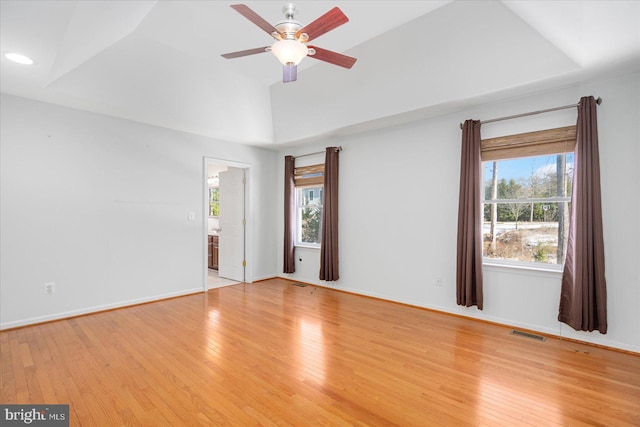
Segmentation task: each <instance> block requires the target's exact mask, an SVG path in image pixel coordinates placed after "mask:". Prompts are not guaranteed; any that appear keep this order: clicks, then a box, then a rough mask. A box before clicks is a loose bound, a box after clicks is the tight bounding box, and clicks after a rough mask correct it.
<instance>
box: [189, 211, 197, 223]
mask: <svg viewBox="0 0 640 427" xmlns="http://www.w3.org/2000/svg"><path fill="white" fill-rule="evenodd" d="M195 220H196V213H195V212H193V211H190V212H189V221H195Z"/></svg>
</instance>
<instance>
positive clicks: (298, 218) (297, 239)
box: [295, 184, 324, 249]
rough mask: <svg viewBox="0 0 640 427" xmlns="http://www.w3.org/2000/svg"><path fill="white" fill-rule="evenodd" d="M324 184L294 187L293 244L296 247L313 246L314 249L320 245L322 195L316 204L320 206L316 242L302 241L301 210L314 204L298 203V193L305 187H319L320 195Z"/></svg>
mask: <svg viewBox="0 0 640 427" xmlns="http://www.w3.org/2000/svg"><path fill="white" fill-rule="evenodd" d="M323 187H324V186H323V185H322V184H315V185H305V186H299V187H296V190H295V202H296V236H295V246H297V247H303V248H314V249H320V246H321V241H322V213H323V209H324V205H323V200H322V197H320V203H318V204H317V206H319V207H320V226H319V230H318V233H319V236H318V243H311V242H303V241H302V210H303V209H304V208H305V207H310V206H314V205H306V206H304V205H302V204H301V203H300V195H301V194H302V193H303V192H304V190H306V189H310V188H313V189H316V188H318V189H319V194H320V195H322V194H323V193H324V192H323V190H324V188H323ZM314 200H316V199H315V195H314Z"/></svg>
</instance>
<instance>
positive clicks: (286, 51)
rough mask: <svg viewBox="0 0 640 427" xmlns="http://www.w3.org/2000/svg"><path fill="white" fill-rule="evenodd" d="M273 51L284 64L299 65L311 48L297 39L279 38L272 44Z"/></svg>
mask: <svg viewBox="0 0 640 427" xmlns="http://www.w3.org/2000/svg"><path fill="white" fill-rule="evenodd" d="M271 52H273V54H274V55H275V56H276V58H278V60H279V61H280V62H281V63H282V64H283V65H298V64H299V63H300V61H302V58H304V57H305V56H307V53H308V52H309V49H308V48H307V46H306V45H305V44H304V43H301V42H299V41H297V40H278V41H277V42H275V43H274V44H273V45H272V46H271Z"/></svg>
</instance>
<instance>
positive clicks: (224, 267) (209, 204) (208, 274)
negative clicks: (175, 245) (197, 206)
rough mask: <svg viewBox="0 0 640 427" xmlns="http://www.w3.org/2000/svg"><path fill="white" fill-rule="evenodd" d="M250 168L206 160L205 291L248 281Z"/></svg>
mask: <svg viewBox="0 0 640 427" xmlns="http://www.w3.org/2000/svg"><path fill="white" fill-rule="evenodd" d="M248 172H249V167H248V165H245V164H241V163H237V162H230V161H226V160H220V159H212V158H205V159H204V190H205V191H204V193H205V197H204V211H205V215H204V218H205V221H204V233H203V234H204V241H205V245H204V246H205V248H204V260H205V261H204V271H205V274H204V280H203V288H204V290H205V291H206V290H208V289H212V288H218V287H222V286H228V285H232V284H237V283H240V282H244V281H246V272H245V270H246V257H245V254H246V205H247V200H246V198H247V194H248V192H247V188H246V187H247V181H248V180H247V176H248Z"/></svg>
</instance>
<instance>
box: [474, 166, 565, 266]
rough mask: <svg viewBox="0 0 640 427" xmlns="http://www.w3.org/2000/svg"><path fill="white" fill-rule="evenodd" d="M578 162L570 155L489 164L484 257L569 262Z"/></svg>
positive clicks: (486, 186)
mask: <svg viewBox="0 0 640 427" xmlns="http://www.w3.org/2000/svg"><path fill="white" fill-rule="evenodd" d="M573 161H574V155H573V153H566V154H558V155H544V156H537V157H525V158H518V159H508V160H500V161H487V162H484V164H483V173H484V191H483V196H484V198H485V201H487V202H489V203H484V205H483V217H484V223H483V255H484V257H485V258H492V259H504V260H511V261H521V262H541V263H551V264H562V263H563V262H564V255H565V252H566V241H567V234H568V226H569V204H570V203H569V200H570V197H571V184H572V177H573ZM547 199H548V200H547Z"/></svg>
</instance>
